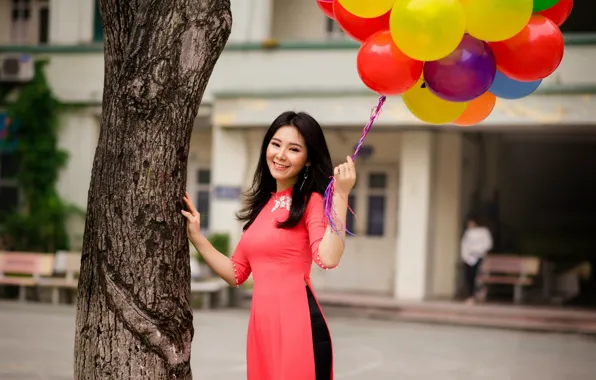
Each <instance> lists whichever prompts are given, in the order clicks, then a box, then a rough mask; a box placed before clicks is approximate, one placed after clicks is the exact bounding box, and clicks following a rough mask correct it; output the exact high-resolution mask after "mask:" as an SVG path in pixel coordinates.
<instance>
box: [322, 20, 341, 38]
mask: <svg viewBox="0 0 596 380" xmlns="http://www.w3.org/2000/svg"><path fill="white" fill-rule="evenodd" d="M325 19H326V24H325V34H326V35H327V38H328V39H330V40H341V39H345V38H346V33H345V32H344V31H343V29H342V28H341V27H340V26H339V24H338V23H337V22H335V20H332V19H330V18H329V17H327V16H325Z"/></svg>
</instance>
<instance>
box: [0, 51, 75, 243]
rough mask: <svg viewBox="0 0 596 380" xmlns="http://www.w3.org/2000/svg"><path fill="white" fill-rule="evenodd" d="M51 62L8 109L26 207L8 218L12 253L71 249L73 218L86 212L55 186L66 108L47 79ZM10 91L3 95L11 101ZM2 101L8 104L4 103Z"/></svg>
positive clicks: (63, 157)
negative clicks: (60, 130)
mask: <svg viewBox="0 0 596 380" xmlns="http://www.w3.org/2000/svg"><path fill="white" fill-rule="evenodd" d="M46 63H47V62H45V61H38V62H36V63H35V76H34V78H33V80H32V81H31V82H29V83H27V84H25V85H23V86H22V87H20V88H19V89H18V90H19V94H18V99H17V100H16V101H15V102H14V103H11V104H8V105H7V107H6V112H7V116H8V117H9V118H10V119H11V120H13V121H14V122H13V125H12V126H11V128H9V131H8V138H9V139H16V141H17V144H16V149H15V151H14V155H15V158H16V160H17V162H18V172H17V177H16V180H17V183H18V186H19V189H20V192H21V202H20V204H19V205H18V207H16V209H15V211H13V212H11V213H9V214H8V215H4V216H3V218H2V219H3V226H2V227H3V230H4V233H5V234H6V235H7V236H8V238H9V245H10V247H9V249H14V250H27V251H41V252H55V251H56V250H59V249H68V235H67V230H66V222H67V217H68V215H69V214H70V213H72V212H81V211H80V210H77V209H76V208H75V207H73V206H70V205H67V204H66V203H65V202H64V201H63V200H62V199H60V197H59V195H58V193H57V191H56V188H55V185H56V182H57V180H58V175H59V171H60V169H61V168H62V167H64V165H65V164H66V162H67V158H68V156H67V153H66V152H65V151H63V150H60V149H59V148H58V138H59V136H58V127H59V125H58V115H59V112H60V111H61V108H62V106H61V104H60V103H59V102H58V100H57V99H56V98H54V95H53V93H52V91H51V89H50V87H49V85H48V82H47V79H46V76H45V71H44V69H45V65H46ZM7 93H8V91H7V90H4V91H2V90H0V94H3V95H6V94H7ZM0 100H2V99H0Z"/></svg>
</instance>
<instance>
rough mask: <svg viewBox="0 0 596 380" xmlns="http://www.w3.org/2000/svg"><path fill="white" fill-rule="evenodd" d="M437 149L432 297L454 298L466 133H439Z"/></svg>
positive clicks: (433, 217)
mask: <svg viewBox="0 0 596 380" xmlns="http://www.w3.org/2000/svg"><path fill="white" fill-rule="evenodd" d="M435 152H436V154H435V160H434V165H435V168H434V170H433V173H434V174H433V178H434V180H433V183H434V185H433V188H432V192H433V200H432V205H433V207H432V212H431V219H432V220H431V225H432V226H433V227H432V229H431V232H432V236H431V241H432V258H433V260H432V265H431V267H430V273H431V276H430V279H431V285H430V294H429V296H431V297H432V298H448V299H451V298H452V297H453V296H454V295H455V293H456V290H457V274H458V273H457V272H458V271H457V265H458V262H459V245H460V237H461V232H462V231H461V229H462V224H463V221H462V216H461V184H462V180H461V176H462V134H461V133H459V132H441V133H438V135H437V143H436V151H435Z"/></svg>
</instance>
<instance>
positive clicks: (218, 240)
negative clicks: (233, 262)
mask: <svg viewBox="0 0 596 380" xmlns="http://www.w3.org/2000/svg"><path fill="white" fill-rule="evenodd" d="M208 239H209V242H210V243H211V245H213V247H214V248H215V249H217V250H218V251H219V252H221V253H223V254H224V255H226V256H228V254H229V253H230V235H228V234H211V235H209V238H208Z"/></svg>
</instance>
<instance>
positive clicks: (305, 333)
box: [182, 112, 356, 380]
mask: <svg viewBox="0 0 596 380" xmlns="http://www.w3.org/2000/svg"><path fill="white" fill-rule="evenodd" d="M332 175H333V176H334V177H335V180H336V182H335V192H334V196H333V204H334V207H335V211H336V215H335V217H336V218H337V220H334V223H335V224H336V225H337V226H344V225H345V223H346V213H347V204H346V201H345V200H346V199H348V194H349V192H350V190H351V189H352V187H353V186H354V183H355V182H356V170H355V167H354V162H353V161H352V159H351V158H350V157H348V158H347V161H346V162H345V163H343V164H341V165H339V166H337V167H336V168H335V170H333V169H332V165H331V157H330V154H329V149H328V148H327V143H326V142H325V136H324V135H323V131H322V129H321V127H320V125H319V124H318V123H317V121H316V120H315V119H313V118H312V117H311V116H309V115H308V114H306V113H295V112H284V113H282V114H281V115H279V116H278V117H277V118H276V119H275V121H273V123H272V124H271V127H270V128H269V130H268V131H267V133H266V134H265V138H264V139H263V144H262V147H261V153H260V157H259V162H258V165H257V168H256V171H255V174H254V180H253V184H252V187H251V189H250V190H249V192H248V194H247V205H246V207H245V208H244V209H243V210H241V212H240V213H239V214H238V219H239V220H240V221H243V222H244V227H243V230H244V234H243V235H242V238H241V239H240V242H239V243H238V246H237V247H236V250H235V251H234V254H233V255H232V258H231V259H230V258H228V257H226V256H225V255H223V254H221V253H220V252H218V251H217V250H216V249H215V248H213V246H212V245H211V244H210V243H209V242H208V240H207V239H206V238H205V237H204V236H203V235H201V229H200V225H199V213H198V212H197V210H196V209H195V207H194V206H193V204H192V202H191V200H190V198H189V195H188V193H187V194H186V197H185V198H184V201H185V202H186V205H187V207H188V211H185V210H183V211H182V214H183V215H184V216H185V217H186V218H187V232H188V236H189V238H190V240H191V242H192V244H193V245H194V246H195V248H196V249H197V250H198V251H199V252H200V253H201V255H202V256H203V258H204V259H205V262H206V263H207V264H208V265H209V266H210V267H211V269H213V271H214V272H215V273H217V274H218V275H219V276H220V277H221V278H223V279H224V280H225V281H227V282H228V283H229V284H230V285H232V286H240V285H241V284H242V283H243V282H244V281H245V280H246V279H247V278H248V276H249V275H250V274H251V273H252V275H253V280H254V289H253V298H252V307H251V312H250V320H249V325H248V336H247V372H248V376H247V378H248V380H330V379H333V354H332V345H331V337H330V334H329V330H328V328H327V324H326V321H325V318H324V316H323V314H322V312H321V309H320V307H319V304H318V302H317V300H316V298H315V296H314V294H313V291H312V288H311V282H310V269H311V263H312V260H314V261H315V262H316V263H317V265H318V266H319V267H321V268H323V269H332V268H335V267H336V266H337V265H338V264H339V261H340V259H341V256H342V254H343V250H344V239H345V231H341V232H340V233H339V234H338V233H337V232H334V231H333V230H332V229H331V228H330V227H328V226H327V223H326V222H325V217H324V213H323V194H324V192H325V188H326V187H327V185H328V184H329V181H330V178H331V176H332Z"/></svg>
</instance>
